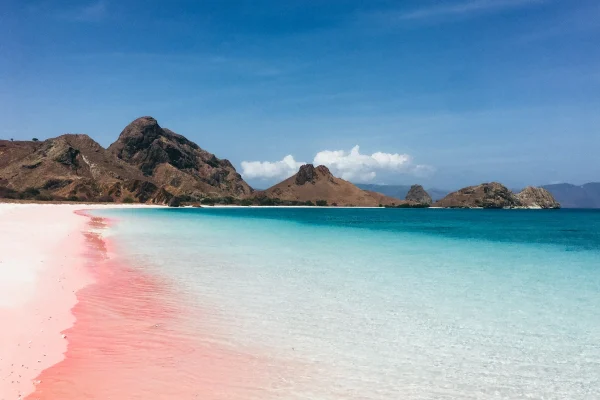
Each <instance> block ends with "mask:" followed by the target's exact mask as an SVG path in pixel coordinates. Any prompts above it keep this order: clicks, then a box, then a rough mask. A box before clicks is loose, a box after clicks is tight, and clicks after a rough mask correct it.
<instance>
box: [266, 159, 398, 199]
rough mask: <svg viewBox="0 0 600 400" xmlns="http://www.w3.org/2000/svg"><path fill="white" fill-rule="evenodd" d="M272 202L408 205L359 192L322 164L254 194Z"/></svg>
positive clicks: (307, 168) (305, 167)
mask: <svg viewBox="0 0 600 400" xmlns="http://www.w3.org/2000/svg"><path fill="white" fill-rule="evenodd" d="M258 195H260V196H265V197H269V198H274V199H280V200H284V201H294V202H308V201H310V202H312V203H314V204H317V202H320V203H322V202H327V204H328V205H337V206H363V207H377V206H379V205H387V206H391V205H394V206H397V205H400V204H408V202H406V201H402V200H399V199H396V198H393V197H389V196H386V195H383V194H381V193H376V192H370V191H366V190H362V189H359V188H358V187H356V186H355V185H353V184H352V183H350V182H348V181H345V180H343V179H340V178H336V177H334V176H333V175H332V174H331V172H330V171H329V169H328V168H327V167H325V166H324V165H319V166H317V167H315V166H314V165H312V164H306V165H303V166H302V167H300V170H299V171H298V173H297V174H295V175H294V176H292V177H290V178H288V179H286V180H284V181H283V182H281V183H278V184H277V185H275V186H273V187H271V188H269V189H267V190H265V191H263V192H261V193H258Z"/></svg>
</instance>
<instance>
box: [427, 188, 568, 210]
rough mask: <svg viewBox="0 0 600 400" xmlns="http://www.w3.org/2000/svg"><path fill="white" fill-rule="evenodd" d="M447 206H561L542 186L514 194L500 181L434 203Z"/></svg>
mask: <svg viewBox="0 0 600 400" xmlns="http://www.w3.org/2000/svg"><path fill="white" fill-rule="evenodd" d="M433 206H434V207H447V208H478V207H481V208H560V204H559V203H558V202H556V201H555V200H554V198H553V197H552V195H551V194H550V193H549V192H548V191H546V190H545V189H542V188H534V187H527V188H525V189H524V190H523V191H522V192H520V193H518V194H516V195H515V194H514V193H513V192H511V191H510V190H509V189H508V188H507V187H506V186H504V185H502V184H500V183H498V182H492V183H482V184H481V185H477V186H469V187H466V188H463V189H460V190H458V191H456V192H452V193H450V194H449V195H448V196H446V197H444V198H443V199H442V200H439V201H437V202H436V203H434V204H433Z"/></svg>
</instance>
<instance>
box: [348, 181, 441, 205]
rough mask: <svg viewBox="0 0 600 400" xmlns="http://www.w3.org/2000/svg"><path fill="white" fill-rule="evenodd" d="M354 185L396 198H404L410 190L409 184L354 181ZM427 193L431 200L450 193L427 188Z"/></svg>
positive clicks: (439, 198)
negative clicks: (379, 183)
mask: <svg viewBox="0 0 600 400" xmlns="http://www.w3.org/2000/svg"><path fill="white" fill-rule="evenodd" d="M355 185H356V186H358V188H360V189H362V190H370V191H372V192H378V193H382V194H385V195H386V196H390V197H395V198H397V199H404V198H406V195H407V194H408V192H409V191H410V188H411V186H408V185H378V184H374V183H356V184H355ZM426 191H427V193H428V194H429V195H430V196H431V198H432V200H433V201H437V200H441V199H443V198H444V197H446V196H447V195H448V193H450V191H448V190H442V189H435V188H427V189H426Z"/></svg>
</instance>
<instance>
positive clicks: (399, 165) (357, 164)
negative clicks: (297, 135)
mask: <svg viewBox="0 0 600 400" xmlns="http://www.w3.org/2000/svg"><path fill="white" fill-rule="evenodd" d="M314 164H315V165H320V164H323V165H326V166H327V167H329V169H330V170H331V171H332V173H333V174H334V175H336V176H339V177H340V178H342V179H346V180H349V181H355V182H368V181H372V180H373V179H375V177H376V176H377V172H378V171H387V172H397V173H413V174H416V173H417V172H423V171H424V169H425V167H426V166H422V165H414V164H413V162H412V157H411V156H410V155H408V154H398V153H383V152H380V151H378V152H376V153H373V154H371V155H368V154H361V153H360V147H359V146H354V148H352V150H350V152H346V151H344V150H334V151H331V150H324V151H320V152H319V153H317V155H316V156H315V160H314ZM427 168H431V167H427Z"/></svg>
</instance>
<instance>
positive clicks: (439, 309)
mask: <svg viewBox="0 0 600 400" xmlns="http://www.w3.org/2000/svg"><path fill="white" fill-rule="evenodd" d="M93 215H95V216H99V217H104V218H107V220H110V221H113V223H111V224H110V226H109V227H108V228H106V229H104V230H103V231H102V236H103V237H104V238H105V239H106V240H107V241H108V242H110V243H113V247H112V248H111V250H110V251H109V253H111V254H108V255H107V258H111V257H118V258H119V259H120V260H121V265H127V270H128V274H129V275H127V276H128V278H127V279H126V280H125V281H124V282H122V284H121V285H117V286H118V287H119V289H118V290H116V291H117V292H119V293H121V294H122V295H121V294H118V295H115V294H114V293H113V294H111V296H112V297H107V298H106V299H102V297H103V295H102V293H101V292H99V293H96V294H95V295H94V296H95V297H94V299H95V300H94V301H96V302H98V303H97V304H100V303H102V308H101V309H102V312H101V313H100V312H99V313H98V315H99V317H98V318H99V319H102V318H103V316H104V315H112V314H115V315H116V313H118V312H123V310H124V309H125V310H126V309H128V308H130V306H129V304H132V306H131V308H132V312H131V313H126V312H123V315H122V316H120V317H119V318H121V319H120V320H119V321H120V322H119V324H121V326H128V325H127V324H128V323H127V319H128V318H129V319H136V318H137V319H139V318H142V317H141V316H143V320H144V323H143V328H139V327H138V328H135V329H137V330H138V331H136V332H133V333H132V336H131V337H127V338H120V339H114V340H113V339H111V340H110V341H111V343H112V342H116V343H118V344H119V346H121V347H119V348H114V349H105V350H106V352H107V354H117V353H119V351H122V348H123V346H126V344H125V342H127V341H132V340H133V339H132V338H135V342H136V345H135V346H134V345H129V347H128V350H127V351H129V352H131V354H132V357H131V358H130V359H131V360H136V361H135V362H133V361H131V365H120V366H119V367H116V368H115V372H114V373H113V374H112V375H114V376H112V375H111V373H110V370H111V368H109V367H105V368H106V369H107V371H106V372H105V373H104V374H103V375H102V380H103V381H104V382H105V383H106V384H107V385H109V386H110V385H111V384H110V382H111V379H113V380H114V385H117V384H118V386H119V387H122V388H123V387H125V388H126V387H127V385H128V383H127V382H130V381H131V382H133V381H135V380H136V379H138V380H141V381H143V380H144V379H145V381H146V382H150V381H151V382H152V385H150V386H147V389H143V388H142V387H143V386H144V385H143V384H142V385H138V386H137V388H135V389H134V387H135V384H131V385H132V386H131V387H132V389H131V390H132V393H133V391H137V392H136V394H140V397H139V398H144V399H153V398H156V399H159V398H181V399H185V398H199V399H200V398H207V399H208V398H210V399H212V398H215V399H216V398H223V399H264V400H268V399H289V400H295V399H314V400H317V399H318V400H334V399H365V400H376V399H378V400H380V399H381V400H383V399H390V400H391V399H590V400H592V399H600V211H599V210H566V209H564V210H449V209H358V208H356V209H353V208H345V209H344V208H339V209H338V208H310V207H309V208H285V207H278V208H254V207H253V208H244V207H240V208H233V207H222V208H213V207H206V208H157V209H139V208H136V209H105V210H95V211H93ZM112 268H117V267H112ZM119 273H121V272H119V270H118V268H117V269H115V270H114V271H113V272H111V274H116V275H118V274H119ZM131 274H133V275H135V274H139V275H140V276H141V275H143V276H145V277H147V279H144V280H140V279H138V278H132V276H133V275H131ZM111 276H112V275H111ZM148 279H151V280H152V284H151V285H149V284H148ZM140 282H141V283H140ZM124 293H128V295H125V294H124ZM132 293H135V295H134V294H132ZM140 293H141V294H140ZM127 296H131V298H128V297H127ZM140 299H142V301H141V300H140ZM82 301H83V302H84V301H86V300H85V296H84V297H83V298H82ZM110 302H113V303H114V302H118V303H119V310H120V311H115V310H114V305H113V306H110ZM167 305H168V307H167ZM111 307H112V308H111ZM164 307H167V308H166V310H167V311H166V312H164V310H165V308H164ZM152 309H161V310H162V311H163V312H153V311H151V310H152ZM111 310H112V311H111ZM82 312H85V310H83V311H82ZM130 314H131V315H130ZM119 324H114V323H113V325H111V326H113V329H114V330H117V329H119V326H120V325H119ZM131 326H135V324H132V325H131ZM150 327H152V328H153V329H150ZM76 328H77V324H76V325H75V327H74V329H76ZM132 330H134V329H133V328H132ZM155 332H160V333H155ZM84 334H89V333H85V332H84ZM152 335H154V336H156V335H159V337H160V338H161V339H160V340H158V341H155V342H153V343H154V344H152V345H151V346H144V341H145V340H148V341H152V340H154V339H152V337H154V336H152ZM178 340H181V341H186V346H185V350H181V349H179V348H177V346H176V343H177V341H178ZM86 343H87V342H86ZM165 343H168V346H167V348H165V347H164V346H165ZM103 346H104V345H103ZM106 346H109V345H106ZM169 346H173V347H172V348H173V349H176V348H177V350H176V351H175V350H173V352H172V353H170V351H171V350H170V349H171V347H169ZM109 347H110V346H109ZM153 351H155V352H158V353H160V354H159V355H158V356H156V357H153V356H151V355H150V354H151V353H152V352H153ZM135 352H138V353H139V354H137V355H135V354H134V353H135ZM100 356H101V355H100ZM100 356H99V357H100ZM196 356H197V357H196ZM82 357H84V355H83V356H82ZM67 358H69V353H67ZM119 362H120V363H124V364H127V363H128V362H129V361H127V360H126V359H122V360H120V361H119ZM147 364H152V369H148V368H147ZM98 365H99V364H98V363H97V362H94V363H91V362H90V368H98ZM120 369H121V370H127V371H129V372H128V373H130V375H128V376H129V378H127V379H129V380H130V381H123V380H122V379H124V378H123V375H127V373H123V372H118V373H117V372H116V371H118V370H120ZM136 370H138V371H142V370H144V372H143V374H144V376H145V378H143V379H142V378H140V377H139V376H137V377H136V372H135V371H136ZM132 371H133V372H132ZM140 374H141V372H140ZM117 375H118V376H117ZM119 379H121V380H119ZM163 381H164V382H163ZM160 382H163V383H164V385H161V384H160ZM175 382H177V383H175ZM170 385H177V386H179V387H180V388H181V390H182V391H181V392H180V395H178V396H176V397H173V396H175V394H174V393H175V392H168V390H171V389H166V388H168V387H170ZM120 390H123V391H125V392H126V391H127V389H120ZM144 390H146V391H145V392H143V391H144ZM161 390H162V392H161ZM140 391H142V392H143V393H142V392H140ZM167 392H168V393H167ZM115 393H119V392H117V391H115V392H114V393H112V394H113V395H114V396H115V397H114V398H119V397H118V395H116V394H115ZM123 393H124V392H123ZM169 396H170V397H169ZM193 396H196V397H193ZM106 398H108V397H106ZM111 398H113V397H111ZM123 398H137V397H135V395H134V394H131V396H130V397H126V396H123Z"/></svg>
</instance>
